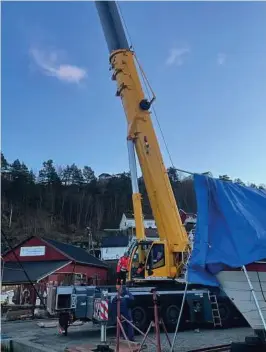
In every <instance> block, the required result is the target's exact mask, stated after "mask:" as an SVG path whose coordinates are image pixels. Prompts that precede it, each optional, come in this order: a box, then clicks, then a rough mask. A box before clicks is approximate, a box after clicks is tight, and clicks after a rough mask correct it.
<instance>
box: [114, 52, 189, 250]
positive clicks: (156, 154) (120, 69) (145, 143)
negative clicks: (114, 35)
mask: <svg viewBox="0 0 266 352" xmlns="http://www.w3.org/2000/svg"><path fill="white" fill-rule="evenodd" d="M110 62H111V66H112V69H113V79H114V80H116V81H117V86H118V89H117V95H118V96H120V97H121V99H122V102H123V106H124V110H125V113H126V117H127V122H128V139H131V140H133V141H134V144H135V148H136V153H137V156H138V159H139V163H140V167H141V170H142V175H143V178H144V182H145V186H146V189H147V193H148V197H149V201H150V205H151V208H152V213H153V216H154V218H155V222H156V226H157V229H158V233H159V236H160V239H161V240H162V241H164V240H165V241H167V242H168V245H169V247H170V248H171V249H172V251H173V252H184V251H186V249H187V246H188V238H187V234H186V232H185V229H184V227H183V225H182V222H181V219H180V216H179V212H178V209H177V205H176V200H175V198H174V194H173V191H172V187H171V184H170V181H169V177H168V174H167V171H166V168H165V166H164V162H163V158H162V154H161V151H160V148H159V144H158V141H157V138H156V134H155V131H154V128H153V125H152V121H151V116H150V113H149V111H147V110H142V109H141V108H140V105H139V104H140V102H141V101H142V100H144V99H145V97H144V93H143V90H142V86H141V82H140V79H139V76H138V72H137V69H136V64H135V59H134V53H133V52H132V51H130V50H127V49H125V50H124V49H121V50H116V51H113V52H112V53H111V56H110Z"/></svg>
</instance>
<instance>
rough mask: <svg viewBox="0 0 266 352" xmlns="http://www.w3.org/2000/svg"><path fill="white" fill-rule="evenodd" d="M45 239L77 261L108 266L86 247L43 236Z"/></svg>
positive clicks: (103, 266)
mask: <svg viewBox="0 0 266 352" xmlns="http://www.w3.org/2000/svg"><path fill="white" fill-rule="evenodd" d="M43 240H44V241H45V242H47V243H49V244H51V245H52V246H53V247H54V248H56V249H58V250H59V251H60V252H62V253H63V254H65V255H66V256H67V257H69V258H71V259H73V260H74V261H76V262H77V263H81V264H88V265H91V266H97V267H102V268H107V265H106V264H105V263H104V262H103V261H101V260H100V259H97V258H95V257H94V256H93V255H91V254H89V253H88V252H86V251H85V250H84V249H82V248H80V247H77V246H73V245H72V244H69V243H63V242H58V241H56V240H51V239H49V238H43Z"/></svg>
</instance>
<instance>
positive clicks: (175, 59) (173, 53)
mask: <svg viewBox="0 0 266 352" xmlns="http://www.w3.org/2000/svg"><path fill="white" fill-rule="evenodd" d="M189 52H190V50H189V48H172V49H170V50H169V55H168V57H167V59H166V65H168V66H172V65H177V66H181V65H183V63H184V59H185V56H186V54H188V53H189Z"/></svg>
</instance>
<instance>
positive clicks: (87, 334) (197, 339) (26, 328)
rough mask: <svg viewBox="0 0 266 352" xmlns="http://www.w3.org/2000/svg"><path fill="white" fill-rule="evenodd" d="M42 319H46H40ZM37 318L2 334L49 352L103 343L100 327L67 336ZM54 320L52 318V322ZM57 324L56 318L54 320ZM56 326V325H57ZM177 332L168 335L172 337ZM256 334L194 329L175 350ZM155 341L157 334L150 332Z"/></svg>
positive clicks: (75, 329) (5, 325)
mask: <svg viewBox="0 0 266 352" xmlns="http://www.w3.org/2000/svg"><path fill="white" fill-rule="evenodd" d="M40 322H42V323H43V322H44V321H43V320H40V321H39V323H40ZM37 323H38V321H36V320H35V321H14V322H5V321H3V322H2V326H1V333H2V334H5V335H7V336H8V337H10V338H12V339H20V340H21V341H30V342H33V343H35V344H37V345H39V346H42V347H43V348H45V350H46V348H47V351H48V352H63V351H64V350H65V349H66V347H68V348H69V347H74V346H78V345H83V344H88V343H92V344H94V343H95V344H97V343H99V342H100V330H99V328H98V327H95V326H92V324H91V323H86V324H84V325H81V326H71V327H69V330H68V336H63V335H60V334H59V333H58V329H57V327H55V326H54V327H50V328H41V327H39V326H38V325H37ZM49 323H51V321H49ZM54 323H56V321H54ZM54 325H55V324H54ZM173 335H174V334H169V336H170V339H171V340H172V338H173ZM251 335H253V331H252V329H250V328H234V329H224V330H220V329H219V330H218V329H217V330H202V331H200V332H199V333H197V332H194V331H185V332H180V333H178V335H177V339H176V343H175V351H180V352H185V351H189V350H191V349H195V348H201V347H206V346H212V345H218V344H227V343H230V342H232V341H234V342H238V341H244V339H245V337H246V336H251ZM114 337H115V330H114V329H108V331H107V341H110V340H111V339H112V340H113V339H114ZM150 337H151V338H153V339H154V340H155V336H154V334H151V335H150ZM136 340H137V341H141V340H142V337H141V336H140V335H136ZM161 340H162V346H163V350H164V351H169V347H168V344H167V340H166V338H165V335H164V334H161ZM146 351H147V352H153V351H155V348H154V347H153V346H152V345H151V344H150V343H147V349H146Z"/></svg>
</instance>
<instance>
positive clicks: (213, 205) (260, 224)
mask: <svg viewBox="0 0 266 352" xmlns="http://www.w3.org/2000/svg"><path fill="white" fill-rule="evenodd" d="M194 186H195V192H196V198H197V210H198V217H197V226H196V232H195V238H194V248H193V252H192V255H191V259H190V263H189V266H188V281H189V282H191V283H199V284H204V285H212V286H218V285H219V281H218V280H217V277H216V275H217V273H218V272H219V271H222V270H224V269H225V268H228V267H229V268H241V267H242V266H243V265H247V264H249V263H253V262H255V261H258V260H261V259H264V258H266V192H265V190H261V189H255V188H251V187H248V186H243V185H240V184H237V183H233V182H229V181H223V180H220V179H214V178H211V177H208V176H204V175H195V176H194Z"/></svg>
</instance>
